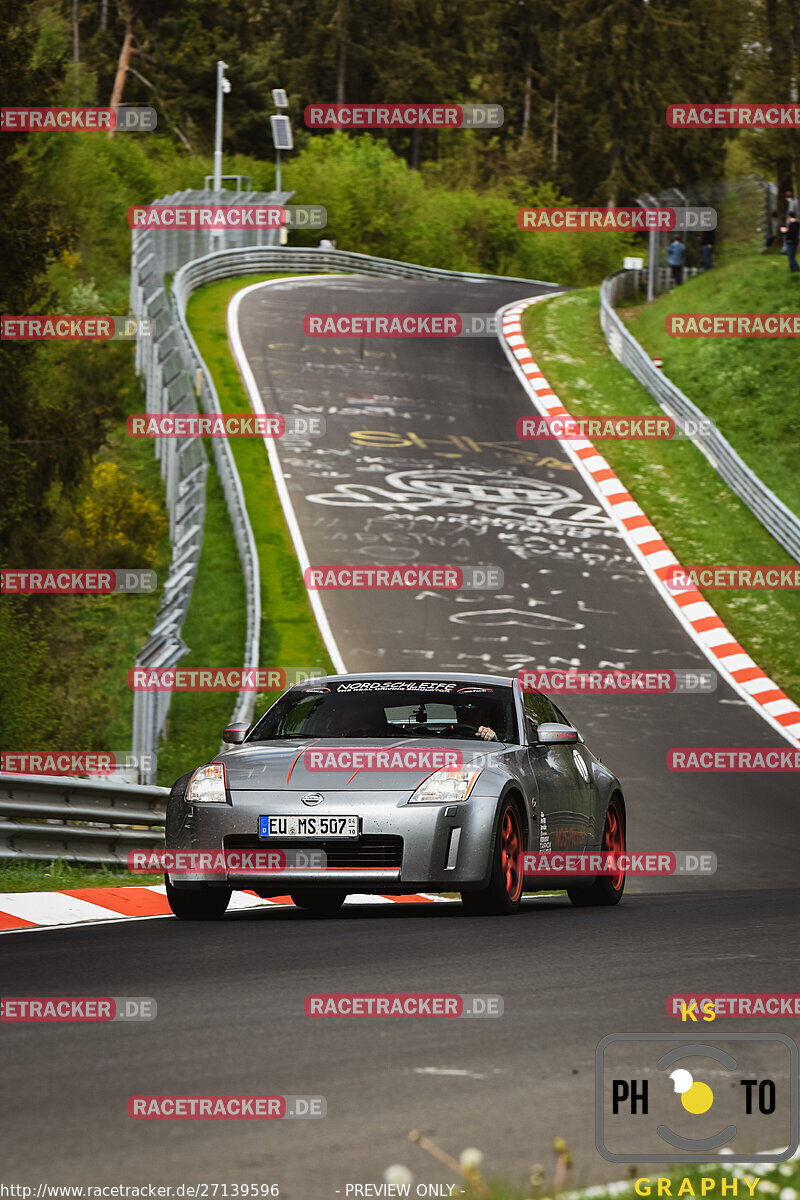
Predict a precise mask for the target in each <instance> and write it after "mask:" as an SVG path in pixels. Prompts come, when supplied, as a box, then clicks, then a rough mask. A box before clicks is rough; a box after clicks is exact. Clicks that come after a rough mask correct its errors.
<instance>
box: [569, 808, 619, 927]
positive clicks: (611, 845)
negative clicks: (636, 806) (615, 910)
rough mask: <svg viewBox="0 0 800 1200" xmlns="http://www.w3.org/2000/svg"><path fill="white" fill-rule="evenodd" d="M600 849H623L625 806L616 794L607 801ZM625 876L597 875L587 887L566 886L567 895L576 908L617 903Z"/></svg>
mask: <svg viewBox="0 0 800 1200" xmlns="http://www.w3.org/2000/svg"><path fill="white" fill-rule="evenodd" d="M602 849H603V851H610V850H613V851H614V853H615V854H621V853H622V852H623V851H624V850H625V807H624V805H623V803H622V799H621V797H620V796H618V795H614V796H612V797H611V799H610V801H609V803H608V811H607V812H606V823H605V826H604V828H603V844H602ZM625 878H626V876H625V872H624V871H618V872H617V874H616V875H598V876H597V878H596V879H595V881H594V883H593V884H591V885H590V886H589V887H585V888H577V887H576V888H567V895H568V896H569V898H570V902H571V903H572V904H574V905H575V907H576V908H594V907H595V906H597V905H609V904H619V902H620V900H621V899H622V893H623V892H624V891H625Z"/></svg>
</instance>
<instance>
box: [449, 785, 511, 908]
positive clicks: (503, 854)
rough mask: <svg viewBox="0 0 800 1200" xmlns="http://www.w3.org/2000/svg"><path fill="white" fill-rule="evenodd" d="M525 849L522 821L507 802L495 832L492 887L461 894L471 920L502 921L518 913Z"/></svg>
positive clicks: (490, 884) (490, 880) (508, 801)
mask: <svg viewBox="0 0 800 1200" xmlns="http://www.w3.org/2000/svg"><path fill="white" fill-rule="evenodd" d="M524 849H525V847H524V843H523V837H522V817H521V816H520V812H519V809H518V808H517V806H516V804H515V803H514V801H513V800H506V801H505V802H504V804H503V806H502V808H501V810H500V818H499V820H498V822H497V830H496V832H495V839H494V849H493V851H492V873H491V875H490V877H489V886H488V887H485V888H481V889H480V890H479V891H476V892H462V893H461V903H462V905H463V907H464V909H465V910H466V912H468V913H469V914H470V915H471V916H495V917H503V916H511V915H512V914H513V913H515V912H518V911H519V906H520V903H521V901H522V883H523V877H522V871H521V866H522V864H521V862H520V856H521V855H522V852H523V850H524Z"/></svg>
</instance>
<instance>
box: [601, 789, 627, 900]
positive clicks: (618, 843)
mask: <svg viewBox="0 0 800 1200" xmlns="http://www.w3.org/2000/svg"><path fill="white" fill-rule="evenodd" d="M603 849H604V850H607V851H611V852H612V853H613V854H614V855H616V856H617V857H619V855H620V854H622V853H623V851H624V850H625V831H624V829H623V827H622V814H621V813H620V811H619V806H618V805H617V802H616V800H612V801H611V803H610V804H609V806H608V812H607V813H606V827H605V831H604V833H603ZM610 879H611V886H612V887H613V889H614V891H615V892H618V891H619V890H620V888H621V887H622V884H623V882H624V880H625V872H624V871H623V870H622V869H620V870H619V871H616V872H615V874H613V875H611V876H610Z"/></svg>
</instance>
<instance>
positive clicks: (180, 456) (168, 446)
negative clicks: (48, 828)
mask: <svg viewBox="0 0 800 1200" xmlns="http://www.w3.org/2000/svg"><path fill="white" fill-rule="evenodd" d="M291 194H292V193H290V192H282V193H280V194H264V193H259V192H244V193H242V192H240V193H234V192H229V191H227V192H224V193H218V194H216V195H214V194H213V193H208V192H197V191H187V192H178V193H175V194H174V195H172V196H167V197H164V198H163V199H161V200H159V201H158V202H157V203H158V204H190V203H195V204H200V203H205V204H208V203H209V202H210V200H212V199H213V200H214V201H215V202H217V203H234V202H236V203H242V204H247V203H262V204H263V203H282V204H285V203H286V201H287V200H288V199H289V198H290V197H291ZM277 236H278V231H277V230H262V229H258V230H226V231H224V233H220V232H217V233H215V232H212V231H209V230H198V229H151V230H135V231H134V234H133V248H132V255H131V307H132V310H133V312H134V314H135V316H136V317H137V318H145V319H148V320H149V321H150V322H151V333H150V336H138V337H137V348H136V368H137V372H138V373H139V374H140V375H142V376H144V379H145V387H146V394H147V412H160V411H169V412H176V413H177V412H196V411H197V397H198V396H199V400H200V404H201V405H202V408H203V410H204V411H205V412H208V413H214V412H220V411H221V409H220V404H219V398H218V396H217V393H216V389H215V388H214V384H213V382H212V380H211V376H210V374H209V372H208V369H207V368H206V366H205V363H204V362H203V360H202V358H201V357H200V353H199V351H198V349H197V345H196V343H195V341H194V338H193V337H192V334H191V332H190V330H189V326H188V323H187V321H186V305H187V302H188V300H189V297H190V296H191V294H192V292H193V291H195V290H196V289H197V288H199V287H202V286H203V285H204V284H206V283H211V282H213V281H215V280H220V279H225V278H228V277H229V276H231V275H240V274H241V275H244V274H252V273H256V272H258V273H267V272H272V271H277V272H280V273H286V274H292V273H296V272H300V273H304V274H311V273H316V272H320V273H324V274H330V273H337V272H345V273H348V274H353V273H357V274H361V275H372V276H379V277H389V278H405V279H453V280H464V281H467V282H470V283H489V282H493V281H495V280H497V279H498V278H503V279H505V280H507V281H508V282H512V283H532V284H537V285H538V286H542V287H551V288H554V289H557V288H558V287H559V285H558V284H556V283H550V282H546V281H543V280H539V279H521V278H519V277H517V276H496V275H486V274H480V273H472V272H465V271H448V270H445V269H443V268H438V267H425V266H422V265H420V264H416V263H404V262H398V261H396V260H394V259H389V258H373V257H372V256H370V255H368V254H358V253H356V252H354V251H346V250H335V249H334V250H332V249H326V248H317V247H289V246H279V245H275V244H274V243H275V241H276V239H277ZM171 272H177V273H176V274H175V275H174V278H173V279H172V285H171V289H170V295H169V298H167V292H166V286H167V284H166V277H167V275H168V274H169V273H171ZM155 444H156V455H157V456H158V457H159V459H160V460H161V470H162V476H163V477H164V479H165V484H166V491H167V507H168V509H169V513H170V536H171V540H172V546H173V556H172V562H171V564H170V569H169V573H168V576H167V580H166V583H165V586H164V593H163V600H162V605H161V608H160V610H159V612H158V614H157V617H156V622H155V625H154V626H153V630H152V632H151V635H150V638H149V640H148V642H147V644H146V645H145V646H144V647H143V648H142V650H141V651H140V652H139V654H138V655H137V656H136V660H135V665H136V666H137V667H154V668H155V667H170V666H174V664H175V663H176V662H178V661H179V659H180V658H182V657H183V655H184V654H187V653H188V651H189V647H187V646H186V645H185V643H184V642H183V641H182V639H181V637H180V631H181V628H182V626H183V621H184V619H185V617H186V613H187V611H188V607H189V600H190V598H191V593H192V587H193V584H194V579H195V575H196V573H197V565H198V562H199V558H200V551H201V548H202V541H203V525H204V519H205V477H206V473H207V470H208V460H207V458H206V455H205V451H204V450H203V448H202V445H201V444H200V443H199V442H198V441H197V440H196V439H162V438H157V439H155ZM212 451H213V454H214V459H215V463H216V467H217V470H218V472H219V475H220V478H221V480H222V486H223V490H224V492H225V499H226V502H227V506H228V511H229V513H230V516H231V521H232V523H233V529H234V536H235V538H236V545H237V548H238V551H239V558H240V561H241V564H242V573H243V576H244V582H245V593H246V606H247V628H246V635H245V656H244V663H243V665H244V666H245V667H253V666H257V665H258V651H259V627H260V621H261V607H260V606H261V597H260V583H259V568H258V555H257V552H256V547H255V541H254V538H253V533H252V529H251V526H250V522H249V518H248V515H247V508H246V505H245V501H244V495H243V492H242V486H241V482H240V480H239V476H238V472H237V470H236V465H235V462H234V458H233V454H232V452H231V449H230V446H229V445H228V442H227V441H226V440H225V439H224V438H215V439H212ZM255 698H256V696H255V693H254V692H252V691H241V692H240V693H239V694H238V696H237V700H236V707H235V709H234V713H233V716H232V717H231V721H232V722H233V721H247V722H249V721H250V720H251V718H252V714H253V706H254V704H255ZM170 700H171V693H170V692H134V714H133V745H132V749H133V752H134V753H138V754H139V755H141V756H142V758H143V759H144V760H145V761H148V759H149V761H151V762H152V761H154V759H155V753H156V750H157V747H158V739H159V737H160V735H161V734H162V733H163V732H164V730H165V728H166V722H167V715H168V712H169V705H170ZM154 779H155V771H154V769H150V770H143V771H142V772H141V773H140V782H141V783H152V782H153V781H154Z"/></svg>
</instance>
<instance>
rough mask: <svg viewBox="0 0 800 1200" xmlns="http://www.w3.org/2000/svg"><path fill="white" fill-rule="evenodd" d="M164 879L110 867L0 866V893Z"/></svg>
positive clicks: (60, 864)
mask: <svg viewBox="0 0 800 1200" xmlns="http://www.w3.org/2000/svg"><path fill="white" fill-rule="evenodd" d="M163 882H164V876H163V875H139V874H137V875H132V874H131V872H130V871H120V870H114V869H112V868H111V867H83V866H77V865H73V864H72V863H65V862H64V861H63V860H62V859H58V860H57V861H55V862H49V863H46V862H35V861H23V860H19V861H16V860H14V861H12V862H0V892H57V891H62V890H64V889H66V888H88V887H143V886H144V885H145V884H147V883H163Z"/></svg>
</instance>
